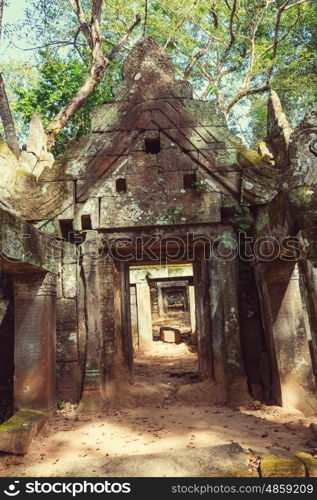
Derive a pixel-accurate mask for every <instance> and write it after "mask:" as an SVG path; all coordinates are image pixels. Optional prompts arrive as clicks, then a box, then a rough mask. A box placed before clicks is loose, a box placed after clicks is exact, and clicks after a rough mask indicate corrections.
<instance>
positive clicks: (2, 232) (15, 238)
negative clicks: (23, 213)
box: [0, 209, 58, 272]
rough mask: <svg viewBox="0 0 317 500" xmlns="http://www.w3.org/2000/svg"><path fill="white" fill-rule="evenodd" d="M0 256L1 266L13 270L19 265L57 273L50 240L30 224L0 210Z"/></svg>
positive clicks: (56, 259)
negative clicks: (0, 259)
mask: <svg viewBox="0 0 317 500" xmlns="http://www.w3.org/2000/svg"><path fill="white" fill-rule="evenodd" d="M0 255H1V258H2V266H3V269H5V268H8V269H10V268H13V267H14V266H15V265H16V263H20V264H21V265H22V266H23V267H24V268H28V267H29V269H32V266H33V268H34V270H35V269H36V268H38V270H40V269H44V270H48V271H52V272H57V268H58V266H57V262H58V251H57V250H56V248H54V247H53V245H51V244H50V239H49V238H48V237H47V236H46V235H45V234H43V233H41V232H39V231H37V230H36V229H35V228H34V227H33V226H32V225H31V224H28V223H27V222H25V221H23V220H21V219H18V218H17V217H16V216H14V215H12V214H11V213H9V212H7V211H5V210H1V209H0Z"/></svg>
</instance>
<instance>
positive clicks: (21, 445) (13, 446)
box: [0, 409, 48, 455]
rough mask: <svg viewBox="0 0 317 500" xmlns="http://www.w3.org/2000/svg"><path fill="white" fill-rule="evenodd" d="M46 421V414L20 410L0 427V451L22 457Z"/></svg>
mask: <svg viewBox="0 0 317 500" xmlns="http://www.w3.org/2000/svg"><path fill="white" fill-rule="evenodd" d="M47 419H48V416H47V414H46V413H44V412H42V411H35V410H29V409H20V410H19V411H18V412H17V413H15V414H14V415H13V417H11V418H10V419H9V420H7V421H6V422H5V423H4V424H1V425H0V450H1V451H4V452H6V453H14V454H16V455H24V454H25V453H26V452H27V450H28V447H29V446H30V444H31V442H32V440H33V439H34V437H35V436H36V435H37V434H38V433H39V432H40V430H41V429H42V428H43V426H44V425H45V423H46V422H47Z"/></svg>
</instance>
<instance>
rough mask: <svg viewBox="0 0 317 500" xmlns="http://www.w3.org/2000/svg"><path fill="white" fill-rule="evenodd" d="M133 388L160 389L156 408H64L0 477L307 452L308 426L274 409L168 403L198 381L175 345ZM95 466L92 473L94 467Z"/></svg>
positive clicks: (143, 370) (139, 369) (161, 351)
mask: <svg viewBox="0 0 317 500" xmlns="http://www.w3.org/2000/svg"><path fill="white" fill-rule="evenodd" d="M135 378H136V383H137V384H138V383H140V384H142V383H143V384H149V385H154V386H156V387H159V388H160V390H159V392H160V393H161V399H160V400H158V401H160V402H159V403H158V404H153V402H152V404H150V405H149V406H143V407H137V408H111V409H108V410H106V411H103V412H102V413H99V414H96V415H87V414H86V415H85V414H80V413H78V412H77V411H76V410H75V409H74V408H73V407H70V405H67V408H65V409H64V410H62V411H59V412H58V413H57V414H56V416H55V418H54V420H53V421H52V422H51V423H50V424H49V425H48V426H47V427H46V429H45V431H44V432H43V433H42V434H41V435H40V436H38V438H37V439H36V440H35V441H34V442H33V443H32V445H31V447H30V449H29V452H28V453H27V455H25V456H24V457H14V456H2V457H0V475H1V476H17V477H20V476H53V477H56V476H67V475H74V471H75V470H76V469H81V470H82V468H83V465H86V464H87V466H86V467H85V471H86V475H87V476H103V475H104V472H103V470H102V469H103V467H106V468H107V475H109V476H111V460H112V459H114V458H116V457H124V456H135V455H146V454H152V453H160V452H164V453H167V454H172V453H173V450H181V449H186V448H200V447H206V446H215V445H218V444H227V443H232V442H235V443H238V444H240V445H241V446H242V448H244V449H245V450H247V449H248V448H251V449H260V448H261V449H263V448H272V447H273V448H274V447H275V448H277V449H287V450H290V451H299V450H302V451H308V450H309V448H307V447H306V446H305V442H306V441H307V440H308V439H311V438H312V436H311V434H310V431H309V429H308V426H309V424H310V423H311V420H309V419H305V418H304V417H303V416H302V415H301V414H300V413H290V412H288V411H285V410H283V409H281V408H279V407H275V406H270V407H265V406H261V407H260V409H258V410H252V409H249V408H247V407H240V408H235V409H230V408H226V407H221V406H210V405H195V406H190V407H188V406H184V405H182V404H181V403H179V402H178V401H177V399H175V398H174V394H175V391H176V390H177V388H178V387H179V385H181V384H184V383H187V384H188V383H190V382H192V383H193V384H195V383H196V382H195V380H196V379H197V357H196V355H195V354H194V353H191V352H189V351H188V348H187V347H186V346H185V345H184V344H181V345H179V346H168V345H162V343H157V346H155V348H154V350H153V351H152V353H151V355H146V356H139V357H138V358H137V359H136V363H135ZM96 463H98V464H99V465H98V467H97V468H96Z"/></svg>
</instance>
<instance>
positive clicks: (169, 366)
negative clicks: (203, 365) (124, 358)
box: [129, 263, 200, 402]
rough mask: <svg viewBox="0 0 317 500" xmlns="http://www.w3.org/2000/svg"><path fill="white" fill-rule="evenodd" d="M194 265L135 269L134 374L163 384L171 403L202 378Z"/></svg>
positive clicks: (132, 276) (141, 381)
mask: <svg viewBox="0 0 317 500" xmlns="http://www.w3.org/2000/svg"><path fill="white" fill-rule="evenodd" d="M193 279H194V278H193V266H192V264H188V263H185V264H184V263H183V264H165V265H139V266H136V265H132V266H130V268H129V281H130V304H131V331H132V344H133V373H134V382H135V383H137V384H145V385H146V384H150V385H153V386H160V387H161V388H162V390H164V391H165V393H166V395H165V400H166V402H168V401H171V400H172V399H173V395H174V394H176V392H177V391H178V389H179V388H180V386H182V385H184V384H191V383H194V382H196V381H198V380H199V379H200V375H199V370H198V356H199V353H198V346H197V337H196V313H195V290H194V282H193Z"/></svg>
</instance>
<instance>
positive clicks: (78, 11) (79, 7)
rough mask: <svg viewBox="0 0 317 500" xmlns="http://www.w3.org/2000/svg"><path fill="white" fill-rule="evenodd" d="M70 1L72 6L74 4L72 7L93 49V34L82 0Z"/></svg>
mask: <svg viewBox="0 0 317 500" xmlns="http://www.w3.org/2000/svg"><path fill="white" fill-rule="evenodd" d="M69 2H70V4H71V6H72V8H73V10H74V12H75V14H76V16H77V19H78V21H79V25H80V29H81V31H82V32H83V34H84V36H85V38H86V40H87V43H88V45H89V47H90V49H91V50H92V49H93V41H92V35H91V32H90V28H89V25H88V23H87V21H86V18H85V13H84V11H83V8H82V5H81V3H80V0H69ZM94 4H95V2H94ZM94 4H93V5H94Z"/></svg>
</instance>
